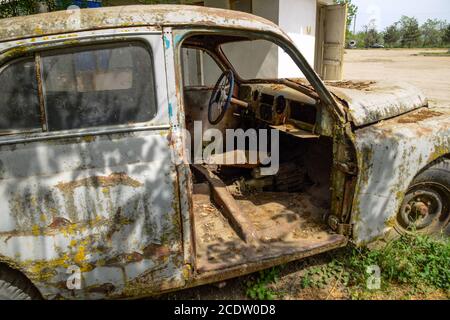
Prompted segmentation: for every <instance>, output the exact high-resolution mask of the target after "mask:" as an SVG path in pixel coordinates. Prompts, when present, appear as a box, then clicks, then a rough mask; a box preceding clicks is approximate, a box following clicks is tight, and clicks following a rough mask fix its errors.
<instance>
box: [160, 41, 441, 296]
mask: <svg viewBox="0 0 450 320" xmlns="http://www.w3.org/2000/svg"><path fill="white" fill-rule="evenodd" d="M424 51H425V50H424V49H418V50H403V49H394V50H385V49H375V50H347V51H346V54H345V69H344V74H345V76H344V78H345V79H348V80H358V79H361V80H384V79H389V80H396V81H407V82H410V83H412V84H414V85H415V86H417V87H418V88H420V89H421V90H423V92H424V93H425V95H426V96H427V97H428V98H429V100H430V105H431V106H440V107H444V106H446V107H449V108H450V93H449V89H450V56H446V57H436V56H423V55H418V54H419V53H421V52H424ZM426 51H427V52H444V51H446V50H426ZM333 256H334V257H336V256H338V254H337V253H333V252H329V253H325V254H322V255H319V256H316V257H311V258H308V259H304V260H301V261H295V262H292V263H289V264H286V265H284V266H283V267H282V268H281V274H280V278H279V280H278V281H277V283H276V290H277V291H278V292H282V293H283V299H349V298H351V296H350V294H349V292H348V291H347V289H346V288H342V287H337V288H335V287H333V286H332V284H330V285H329V286H327V287H326V288H324V289H312V288H309V289H302V288H301V284H300V283H299V281H300V279H301V276H302V275H303V274H304V270H305V268H307V267H310V266H314V265H322V264H324V263H326V262H327V261H330V260H331V259H332V257H333ZM255 277H256V275H249V276H243V277H240V278H235V279H231V280H228V281H227V282H226V283H222V284H221V285H220V286H219V285H205V286H201V287H197V288H192V289H187V290H182V291H178V292H174V293H171V294H166V295H163V296H160V297H159V298H160V299H194V300H195V299H215V300H229V299H246V295H245V291H246V283H247V282H248V281H249V280H251V279H253V278H255ZM223 284H226V285H225V286H224V287H222V285H223ZM330 286H331V287H330ZM377 298H384V299H404V298H405V297H404V294H403V293H402V291H401V290H395V292H391V293H390V294H389V296H384V295H382V296H380V297H377V296H372V297H370V299H377ZM410 298H414V299H433V298H438V299H442V298H444V299H445V295H443V294H442V295H441V294H439V295H437V297H433V296H431V295H429V296H426V297H425V296H420V295H419V296H415V297H410Z"/></svg>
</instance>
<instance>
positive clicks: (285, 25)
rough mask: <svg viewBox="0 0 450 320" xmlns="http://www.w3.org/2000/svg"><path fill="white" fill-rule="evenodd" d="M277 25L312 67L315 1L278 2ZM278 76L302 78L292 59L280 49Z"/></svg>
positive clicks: (314, 36) (315, 14)
mask: <svg viewBox="0 0 450 320" xmlns="http://www.w3.org/2000/svg"><path fill="white" fill-rule="evenodd" d="M279 4H280V7H279V23H278V25H279V26H280V27H281V29H283V31H284V32H286V33H287V34H288V35H289V37H291V39H292V40H293V41H294V43H295V45H296V46H297V48H299V49H300V52H301V53H302V54H303V56H304V57H305V58H306V60H307V61H308V62H309V64H310V65H311V66H314V56H315V48H316V18H317V3H316V0H279ZM279 51H280V52H279V58H278V76H279V77H280V78H288V77H303V74H302V73H301V72H300V71H299V70H298V68H297V66H296V65H295V64H294V62H293V61H292V59H290V57H289V56H287V54H286V53H284V51H283V50H282V49H281V48H280V49H279Z"/></svg>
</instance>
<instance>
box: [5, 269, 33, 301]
mask: <svg viewBox="0 0 450 320" xmlns="http://www.w3.org/2000/svg"><path fill="white" fill-rule="evenodd" d="M40 299H42V297H41V295H40V294H39V291H38V290H37V289H36V288H35V287H34V286H33V284H32V283H31V282H30V281H29V280H28V279H27V278H25V277H24V276H23V275H22V274H21V273H20V272H18V271H16V270H13V269H10V268H8V267H6V266H4V265H0V300H40Z"/></svg>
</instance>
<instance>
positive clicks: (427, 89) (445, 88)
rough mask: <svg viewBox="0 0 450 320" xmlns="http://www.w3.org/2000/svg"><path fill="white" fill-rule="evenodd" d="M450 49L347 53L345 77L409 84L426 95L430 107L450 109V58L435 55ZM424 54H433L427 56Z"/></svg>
mask: <svg viewBox="0 0 450 320" xmlns="http://www.w3.org/2000/svg"><path fill="white" fill-rule="evenodd" d="M447 50H448V49H437V50H436V49H428V50H427V49H390V50H388V49H371V50H356V49H355V50H346V53H345V56H344V61H345V64H344V78H345V79H347V80H385V79H386V80H392V81H406V82H409V83H411V84H413V85H415V86H417V87H418V88H420V89H421V90H422V91H423V92H424V93H425V95H426V96H427V97H428V99H429V101H430V106H432V107H435V106H439V107H450V92H449V89H450V56H437V55H436V56H434V55H433V54H434V53H439V52H441V53H445V52H447ZM424 52H426V53H428V54H430V53H431V54H430V55H427V56H424V55H423V54H422V53H424Z"/></svg>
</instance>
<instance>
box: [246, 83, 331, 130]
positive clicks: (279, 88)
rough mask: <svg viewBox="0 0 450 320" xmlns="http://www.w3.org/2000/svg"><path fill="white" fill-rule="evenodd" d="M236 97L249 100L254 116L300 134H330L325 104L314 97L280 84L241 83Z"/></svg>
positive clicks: (270, 124) (272, 125)
mask: <svg viewBox="0 0 450 320" xmlns="http://www.w3.org/2000/svg"><path fill="white" fill-rule="evenodd" d="M239 98H240V99H241V100H244V101H246V102H248V103H249V108H250V110H251V111H252V112H253V114H254V116H255V117H256V119H258V120H260V121H263V122H265V123H267V124H268V125H269V126H271V127H273V128H276V129H278V130H281V131H284V132H286V133H289V134H293V135H295V136H299V137H302V138H315V137H319V136H320V135H325V136H331V132H328V130H326V128H327V127H330V126H329V125H328V126H326V125H325V123H324V121H326V122H328V121H329V120H330V118H329V115H328V114H327V112H326V110H324V109H325V108H322V107H321V105H320V103H318V101H317V100H316V99H314V98H311V97H309V96H307V95H306V94H304V93H301V92H299V91H297V90H295V89H293V88H290V87H288V86H285V85H283V84H266V83H264V84H244V85H241V87H240V90H239Z"/></svg>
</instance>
